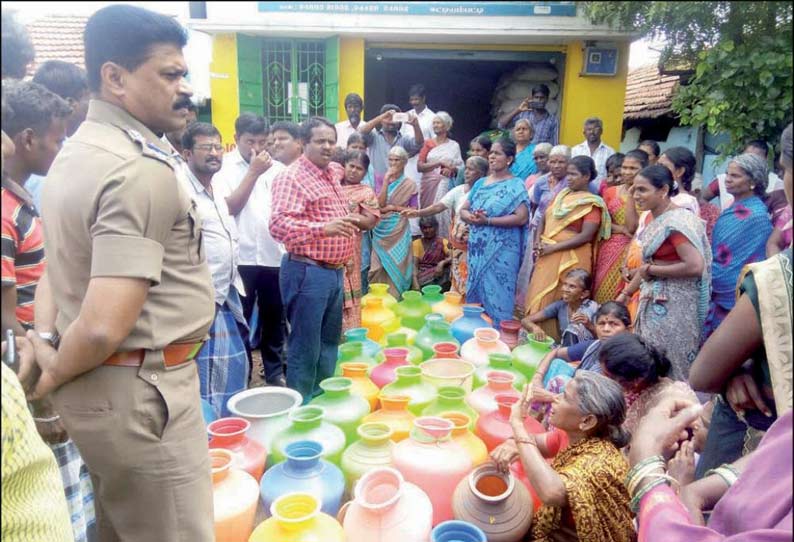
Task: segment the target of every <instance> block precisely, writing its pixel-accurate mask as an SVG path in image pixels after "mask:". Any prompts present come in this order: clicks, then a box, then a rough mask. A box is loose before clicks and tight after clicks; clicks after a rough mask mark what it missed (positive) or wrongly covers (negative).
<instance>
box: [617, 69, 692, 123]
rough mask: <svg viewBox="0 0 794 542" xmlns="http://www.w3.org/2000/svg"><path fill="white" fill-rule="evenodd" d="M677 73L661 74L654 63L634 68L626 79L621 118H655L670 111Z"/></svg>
mask: <svg viewBox="0 0 794 542" xmlns="http://www.w3.org/2000/svg"><path fill="white" fill-rule="evenodd" d="M678 84H679V77H678V76H677V75H661V74H660V73H659V68H658V66H657V65H656V64H650V65H647V66H642V67H640V68H636V69H634V70H632V71H630V72H629V75H628V79H627V81H626V99H625V101H624V106H623V120H624V121H625V120H637V119H655V118H659V117H662V116H664V115H666V114H668V113H670V112H672V103H673V96H674V95H675V91H676V89H677V88H678Z"/></svg>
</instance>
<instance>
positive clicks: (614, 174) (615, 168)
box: [598, 152, 626, 195]
mask: <svg viewBox="0 0 794 542" xmlns="http://www.w3.org/2000/svg"><path fill="white" fill-rule="evenodd" d="M625 156H626V155H625V154H623V153H622V152H616V153H615V154H613V155H612V156H610V157H609V158H607V163H606V168H607V176H606V178H605V179H604V181H603V182H602V183H601V187H600V188H599V190H598V194H599V195H603V194H604V190H606V189H607V188H609V187H610V186H620V185H621V184H623V176H622V175H621V172H620V170H621V168H622V167H623V158H625Z"/></svg>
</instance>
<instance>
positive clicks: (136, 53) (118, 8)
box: [83, 4, 187, 92]
mask: <svg viewBox="0 0 794 542" xmlns="http://www.w3.org/2000/svg"><path fill="white" fill-rule="evenodd" d="M83 39H84V42H85V68H86V72H87V74H88V87H89V88H90V89H91V91H92V92H99V90H100V87H101V86H102V73H101V71H102V65H103V64H105V63H106V62H114V63H116V64H118V65H119V66H122V67H124V68H125V69H126V70H129V71H134V70H136V69H137V68H138V67H139V66H140V65H141V64H143V63H144V62H146V60H147V58H149V54H150V52H151V50H152V47H153V46H156V45H162V44H168V45H175V46H177V47H179V48H180V49H182V48H183V47H184V46H185V45H186V44H187V32H186V31H185V29H184V28H183V27H182V25H181V24H179V22H178V21H177V20H176V19H174V18H173V17H169V16H167V15H162V14H160V13H155V12H154V11H150V10H148V9H143V8H139V7H136V6H129V5H125V4H114V5H112V6H108V7H105V8H102V9H100V10H99V11H97V12H96V13H94V14H93V15H92V16H91V18H90V19H88V22H87V23H86V25H85V34H84V38H83Z"/></svg>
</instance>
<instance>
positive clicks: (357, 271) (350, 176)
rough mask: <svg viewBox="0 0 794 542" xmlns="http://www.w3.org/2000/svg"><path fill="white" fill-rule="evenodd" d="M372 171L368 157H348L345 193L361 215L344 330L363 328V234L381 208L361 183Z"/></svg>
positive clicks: (347, 279) (347, 283) (347, 268)
mask: <svg viewBox="0 0 794 542" xmlns="http://www.w3.org/2000/svg"><path fill="white" fill-rule="evenodd" d="M368 169H369V156H367V153H365V152H362V151H349V152H348V153H347V154H346V155H345V178H344V179H343V180H342V193H343V194H344V195H345V198H346V199H347V204H348V209H349V210H350V212H351V213H356V214H357V215H358V216H359V222H358V227H359V230H360V231H359V233H358V234H357V235H356V240H355V242H354V244H353V246H354V251H353V259H352V260H351V261H349V262H348V264H347V266H345V276H344V288H345V297H344V304H343V305H342V331H343V332H344V331H347V330H348V329H352V328H355V327H361V296H362V295H363V292H362V291H361V250H362V243H361V236H362V231H365V230H370V229H372V228H373V227H374V226H375V224H376V223H377V222H378V220H379V219H380V207H379V206H378V198H377V196H375V192H374V191H373V190H372V188H370V187H369V186H367V185H366V184H363V183H362V182H361V181H362V180H363V179H364V177H365V176H366V175H367V171H368Z"/></svg>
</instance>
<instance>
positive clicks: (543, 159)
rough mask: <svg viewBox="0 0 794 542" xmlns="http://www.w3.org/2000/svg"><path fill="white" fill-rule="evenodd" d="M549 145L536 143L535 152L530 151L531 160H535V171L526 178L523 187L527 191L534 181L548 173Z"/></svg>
mask: <svg viewBox="0 0 794 542" xmlns="http://www.w3.org/2000/svg"><path fill="white" fill-rule="evenodd" d="M551 149H552V145H551V143H538V144H537V145H535V150H533V151H532V158H534V160H535V166H536V168H537V169H536V170H535V173H533V174H532V175H530V176H529V177H527V179H526V181H525V183H524V184H525V185H526V187H527V190H529V189H531V188H532V185H534V184H535V181H537V180H538V179H540V178H541V177H542V176H544V175H545V174H546V173H548V172H549V153H550V152H551Z"/></svg>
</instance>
